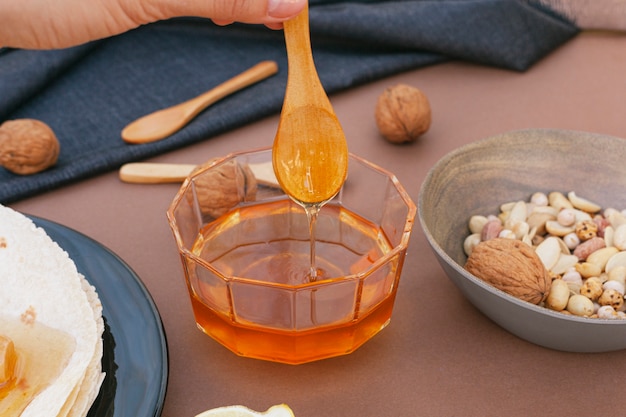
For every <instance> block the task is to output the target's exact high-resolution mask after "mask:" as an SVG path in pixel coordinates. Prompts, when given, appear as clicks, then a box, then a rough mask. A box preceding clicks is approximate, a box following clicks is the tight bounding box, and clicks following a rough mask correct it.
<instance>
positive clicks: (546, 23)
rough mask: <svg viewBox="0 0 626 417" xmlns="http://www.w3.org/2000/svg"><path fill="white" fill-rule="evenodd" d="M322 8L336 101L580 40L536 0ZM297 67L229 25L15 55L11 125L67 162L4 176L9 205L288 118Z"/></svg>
mask: <svg viewBox="0 0 626 417" xmlns="http://www.w3.org/2000/svg"><path fill="white" fill-rule="evenodd" d="M310 4H311V7H310V22H311V32H312V35H311V37H312V44H313V54H314V59H315V62H316V67H317V69H318V72H319V75H320V79H321V81H322V84H323V85H324V87H325V89H326V91H327V92H328V93H333V92H337V91H340V90H343V89H347V88H350V87H353V86H356V85H359V84H363V83H367V82H370V81H373V80H376V79H379V78H382V77H385V76H388V75H392V74H396V73H399V72H402V71H406V70H410V69H414V68H419V67H423V66H427V65H432V64H436V63H440V62H443V61H446V60H450V59H459V60H466V61H470V62H474V63H477V64H480V65H490V66H496V67H500V68H506V69H511V70H515V71H524V70H526V69H527V68H529V67H530V66H531V65H533V64H534V63H535V62H537V61H538V60H540V59H541V58H542V57H544V56H545V55H546V54H548V53H550V52H551V51H553V50H554V49H555V48H557V47H559V46H560V45H562V44H563V43H565V42H567V41H568V40H569V39H571V38H572V37H573V36H575V35H576V34H577V33H578V32H579V29H578V28H577V27H576V26H575V25H574V24H572V23H571V22H568V21H567V20H566V19H564V18H562V17H560V16H558V15H556V14H554V13H552V12H551V11H550V10H547V9H545V8H542V7H541V6H538V5H535V4H534V3H533V2H532V1H530V2H529V1H528V0H526V1H523V0H455V1H452V0H430V1H426V0H397V1H367V0H361V1H357V0H353V1H337V0H317V1H316V0H311V2H310ZM268 59H271V60H275V61H277V62H278V64H279V68H280V71H279V73H278V74H277V75H276V76H274V77H271V78H269V79H267V80H265V81H263V82H261V83H259V84H256V85H254V86H252V87H249V88H247V89H245V90H243V91H241V92H238V93H236V94H234V95H232V96H230V97H228V98H226V99H224V100H222V101H220V102H218V103H217V104H215V105H213V106H212V107H210V108H209V109H208V110H207V111H205V112H204V113H202V114H201V115H199V116H198V117H197V118H196V119H195V120H194V121H193V122H192V123H190V124H189V125H188V126H187V127H185V128H184V129H183V130H181V131H179V132H178V133H176V134H174V135H172V136H171V137H169V138H167V139H164V140H161V141H158V142H154V143H151V144H144V145H129V144H126V143H125V142H123V141H122V139H121V137H120V132H121V130H122V128H123V127H124V126H125V125H126V124H128V123H129V122H131V121H133V120H134V119H136V118H138V117H140V116H143V115H145V114H147V113H149V112H152V111H154V110H157V109H160V108H164V107H168V106H171V105H174V104H177V103H179V102H181V101H185V100H187V99H189V98H192V97H194V96H196V95H198V94H199V93H201V92H204V91H206V90H208V89H210V88H212V87H214V86H215V85H217V84H219V83H221V82H223V81H225V80H227V79H228V78H230V77H232V76H234V75H236V74H238V73H240V72H242V71H243V70H245V69H247V68H249V67H251V66H253V65H254V64H256V63H258V62H259V61H262V60H268ZM286 65H287V61H286V55H285V47H284V39H283V34H282V31H272V30H269V29H266V28H265V27H261V26H250V25H231V26H228V27H218V26H215V25H213V24H212V23H211V22H210V21H207V20H202V19H175V20H170V21H165V22H159V23H155V24H151V25H147V26H143V27H141V28H139V29H136V30H133V31H131V32H128V33H125V34H123V35H120V36H117V37H113V38H109V39H106V40H103V41H98V42H94V43H90V44H87V45H82V46H79V47H75V48H69V49H65V50H56V51H27V50H3V51H1V52H0V121H3V120H8V119H17V118H35V119H39V120H42V121H44V122H46V123H48V124H49V125H50V126H51V127H52V128H53V129H54V131H55V132H56V134H57V136H58V138H59V140H60V142H61V155H60V158H59V161H58V163H57V165H56V166H55V167H53V168H52V169H50V170H47V171H45V172H42V173H39V174H36V175H31V176H18V175H14V174H11V173H10V172H8V171H6V170H4V169H1V168H0V202H1V203H5V204H6V203H9V202H12V201H16V200H18V199H21V198H25V197H27V196H31V195H34V194H37V193H41V192H44V191H46V190H49V189H52V188H56V187H59V186H62V185H64V184H68V183H71V182H73V181H77V180H79V179H82V178H85V177H88V176H91V175H95V174H98V173H103V172H106V171H110V170H114V169H117V168H119V167H120V165H122V164H123V163H126V162H130V161H137V160H141V159H144V158H147V157H151V156H155V155H158V154H161V153H164V152H167V151H170V150H173V149H176V148H180V147H182V146H185V145H189V144H192V143H195V142H198V141H202V140H206V139H208V138H211V137H212V136H215V135H217V134H219V133H222V132H225V131H227V130H229V129H234V128H236V127H238V126H242V125H244V124H247V123H250V122H253V121H255V120H258V119H260V118H262V117H265V116H268V115H272V114H276V113H278V112H279V111H280V108H281V105H282V99H283V95H284V90H285V84H286V74H287V71H286ZM270 144H271V139H268V143H267V145H270ZM234 148H236V146H234ZM207 157H208V156H207Z"/></svg>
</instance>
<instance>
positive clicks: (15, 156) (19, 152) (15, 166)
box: [0, 119, 61, 175]
mask: <svg viewBox="0 0 626 417" xmlns="http://www.w3.org/2000/svg"><path fill="white" fill-rule="evenodd" d="M60 148H61V147H60V144H59V141H58V140H57V137H56V135H55V134H54V132H53V131H52V129H51V128H50V127H49V126H48V125H47V124H45V123H43V122H41V121H39V120H35V119H17V120H9V121H6V122H4V123H3V124H2V125H0V165H2V166H3V167H5V168H6V169H8V170H9V171H11V172H13V173H15V174H19V175H30V174H35V173H37V172H40V171H43V170H45V169H47V168H49V167H51V166H53V165H54V164H56V162H57V159H58V158H59V152H60Z"/></svg>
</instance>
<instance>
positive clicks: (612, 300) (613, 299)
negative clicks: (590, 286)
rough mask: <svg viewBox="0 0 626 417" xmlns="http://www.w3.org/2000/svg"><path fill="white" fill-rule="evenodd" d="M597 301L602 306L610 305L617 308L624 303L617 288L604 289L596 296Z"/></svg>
mask: <svg viewBox="0 0 626 417" xmlns="http://www.w3.org/2000/svg"><path fill="white" fill-rule="evenodd" d="M598 303H599V304H600V305H603V306H611V307H613V308H614V309H616V310H617V309H619V308H620V307H621V306H622V304H624V296H623V295H622V294H620V293H619V291H617V290H612V289H610V290H604V291H603V292H602V295H600V297H599V298H598Z"/></svg>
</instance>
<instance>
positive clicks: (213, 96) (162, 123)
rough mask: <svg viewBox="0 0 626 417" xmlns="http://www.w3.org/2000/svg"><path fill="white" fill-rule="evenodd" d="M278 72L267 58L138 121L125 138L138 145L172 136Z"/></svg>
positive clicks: (131, 124)
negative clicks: (218, 104) (208, 110)
mask: <svg viewBox="0 0 626 417" xmlns="http://www.w3.org/2000/svg"><path fill="white" fill-rule="evenodd" d="M276 72H278V65H277V64H276V62H274V61H263V62H261V63H259V64H257V65H255V66H253V67H252V68H250V69H248V70H246V71H244V72H242V73H241V74H239V75H236V76H235V77H233V78H231V79H230V80H228V81H225V82H224V83H222V84H220V85H218V86H217V87H215V88H213V89H211V90H209V91H207V92H206V93H203V94H201V95H199V96H198V97H195V98H192V99H191V100H188V101H185V102H184V103H180V104H177V105H175V106H173V107H168V108H167V109H163V110H159V111H156V112H154V113H151V114H148V115H146V116H143V117H141V118H140V119H137V120H135V121H134V122H132V123H130V124H129V125H128V126H126V127H125V128H124V129H123V130H122V139H124V141H125V142H128V143H134V144H138V143H148V142H154V141H157V140H160V139H163V138H165V137H167V136H170V135H171V134H173V133H175V132H177V131H178V130H180V129H181V128H182V127H183V126H185V125H186V124H187V123H189V122H190V121H191V120H192V119H193V118H194V117H196V116H197V115H198V114H200V112H202V111H203V110H204V109H206V108H207V107H208V106H210V105H212V104H214V103H215V102H217V101H219V100H221V99H223V98H224V97H226V96H228V95H229V94H232V93H234V92H236V91H239V90H241V89H242V88H245V87H248V86H249V85H252V84H254V83H256V82H259V81H261V80H263V79H265V78H267V77H269V76H270V75H274V74H276Z"/></svg>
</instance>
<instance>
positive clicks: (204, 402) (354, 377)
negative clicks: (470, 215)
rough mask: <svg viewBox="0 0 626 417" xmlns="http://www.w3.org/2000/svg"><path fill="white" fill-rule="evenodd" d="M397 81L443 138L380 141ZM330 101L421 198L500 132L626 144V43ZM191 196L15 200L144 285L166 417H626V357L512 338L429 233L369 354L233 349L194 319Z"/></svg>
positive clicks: (409, 79) (182, 154)
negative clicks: (230, 410)
mask: <svg viewBox="0 0 626 417" xmlns="http://www.w3.org/2000/svg"><path fill="white" fill-rule="evenodd" d="M397 83H407V84H410V85H414V86H417V87H419V88H421V89H422V90H423V91H424V92H425V93H426V94H427V95H428V97H429V98H430V102H431V106H432V109H433V124H432V126H431V129H430V131H429V132H428V133H427V134H425V135H424V136H423V137H422V138H421V139H420V140H419V141H417V142H416V143H413V144H411V145H404V146H398V145H393V144H391V143H388V142H387V141H385V140H383V139H381V137H380V136H379V134H378V132H377V129H376V125H375V122H374V117H373V111H374V106H375V103H376V99H377V97H378V95H379V94H380V93H381V92H382V91H383V89H384V88H386V87H388V86H391V85H394V84H397ZM331 101H332V102H333V104H334V106H335V110H336V112H337V114H338V116H339V118H340V120H341V121H342V123H343V125H344V128H345V130H346V134H347V137H348V142H349V147H350V150H351V151H352V152H353V153H355V154H357V155H360V156H362V157H365V158H366V159H369V160H371V161H373V162H375V163H377V164H378V165H380V166H382V167H384V168H388V169H389V170H391V171H393V172H395V173H396V175H397V176H398V178H399V179H400V181H401V182H402V183H403V184H404V185H405V186H406V188H407V190H408V192H409V193H410V195H411V197H412V198H413V199H414V200H415V201H416V202H417V196H418V192H419V189H420V185H421V183H422V181H423V179H424V177H425V175H426V173H427V171H428V170H429V168H430V167H431V166H432V165H433V164H434V163H435V162H436V161H437V160H438V159H439V158H441V157H442V156H443V155H445V154H446V153H447V152H449V151H451V150H453V149H455V148H457V147H459V146H461V145H463V144H466V143H469V142H472V141H475V140H478V139H480V138H483V137H486V136H491V135H494V134H498V133H502V132H505V131H509V130H516V129H524V128H543V127H548V128H559V129H571V130H584V131H592V132H598V133H603V134H609V135H614V136H621V137H626V34H617V33H602V32H589V33H584V34H582V35H581V36H579V37H577V38H576V39H574V40H572V41H571V42H569V43H567V44H566V45H564V46H563V47H561V48H560V49H558V50H556V51H554V52H553V53H552V54H550V55H549V56H547V57H546V58H545V59H543V60H542V61H541V62H539V63H538V64H536V65H535V66H534V67H533V68H531V69H530V70H528V71H527V72H524V73H516V72H511V71H507V70H500V69H494V68H487V67H481V66H476V65H472V64H467V63H461V62H450V63H445V64H441V65H436V66H432V67H428V68H424V69H419V70H416V71H411V72H406V73H403V74H400V75H397V76H394V77H390V78H387V79H383V80H380V81H378V82H374V83H371V84H368V85H365V86H362V87H359V88H354V89H352V90H350V91H346V92H343V93H341V94H336V95H333V96H331ZM277 121H278V116H276V117H270V118H268V119H265V120H262V121H260V122H257V123H254V124H252V125H248V126H244V127H241V128H240V129H237V130H235V131H232V132H230V133H226V134H223V135H221V136H219V137H215V138H212V139H210V140H207V141H205V142H204V143H200V144H197V145H193V146H190V147H188V148H185V149H181V150H179V151H176V152H171V153H168V154H166V155H162V156H160V157H157V158H153V159H152V161H156V162H185V163H200V162H202V161H203V160H205V159H208V158H210V157H214V156H221V155H224V154H226V153H229V152H231V151H235V150H244V149H248V148H256V147H259V146H269V145H271V142H272V140H273V136H274V133H275V130H276V126H277ZM520 157H521V158H522V157H523V155H520ZM625 158H626V156H625ZM625 163H626V159H625ZM589 180H590V181H593V178H590V179H589ZM177 189H178V186H177V185H174V184H168V185H135V184H125V183H122V182H121V181H119V179H118V176H117V173H116V172H111V173H108V174H105V175H101V176H98V177H95V178H91V179H88V180H84V181H81V182H79V183H76V184H74V185H71V186H66V187H64V188H62V189H59V190H55V191H52V192H49V193H46V194H43V195H39V196H36V197H33V198H29V199H26V200H22V201H19V202H17V203H14V204H12V205H11V207H13V208H15V209H17V210H20V211H22V212H25V213H28V214H33V215H36V216H40V217H43V218H46V219H49V220H52V221H56V222H58V223H61V224H63V225H65V226H67V227H70V228H73V229H75V230H78V231H80V232H82V233H84V234H86V235H88V236H90V237H91V238H93V239H95V240H97V241H99V242H100V243H102V244H103V245H105V246H107V247H108V248H110V249H111V250H112V251H113V252H115V253H117V254H118V255H119V256H120V257H121V258H122V259H123V260H125V261H126V262H127V263H128V264H129V265H130V267H131V268H132V269H133V270H134V271H135V272H136V273H137V274H138V275H139V277H140V278H141V279H142V281H143V282H144V283H145V285H146V286H147V288H148V290H149V291H150V292H151V294H152V296H153V298H154V300H155V302H156V305H157V307H158V309H159V311H160V314H161V316H162V320H163V324H164V327H165V331H166V334H167V339H168V347H169V359H170V364H169V371H170V374H169V385H168V392H167V396H166V400H165V405H164V410H163V413H162V416H163V417H193V416H194V415H195V414H197V413H199V412H201V411H203V410H206V409H209V408H214V407H219V406H224V405H232V404H244V405H247V406H249V407H251V408H253V409H257V410H265V409H266V408H268V407H269V406H271V405H273V404H278V403H282V402H284V403H287V404H288V405H290V406H291V407H292V409H293V410H294V412H295V414H296V416H297V417H317V416H338V417H349V416H359V417H366V416H496V415H498V416H500V415H502V416H509V417H513V416H535V415H566V416H576V415H592V414H593V415H620V413H623V403H624V398H625V397H624V392H625V385H624V381H625V379H626V376H625V375H626V373H625V370H626V352H624V351H621V352H612V353H602V354H575V353H565V352H559V351H553V350H549V349H546V348H542V347H539V346H536V345H533V344H531V343H528V342H526V341H524V340H521V339H519V338H517V337H515V336H513V335H511V334H510V333H508V332H506V331H505V330H503V329H501V328H500V327H498V326H497V325H496V324H494V323H493V322H491V321H490V320H489V319H487V318H486V317H484V316H483V315H482V314H481V313H480V312H478V311H477V310H476V309H475V308H474V307H472V306H471V305H470V304H469V303H468V302H467V301H466V300H465V299H464V298H462V296H461V294H460V293H459V292H458V291H457V290H456V288H455V287H454V286H453V285H452V284H451V283H450V281H448V279H447V278H446V276H445V275H444V273H443V271H442V269H441V268H440V267H439V265H438V264H437V263H436V261H435V258H434V256H433V254H432V253H431V250H430V248H429V247H428V244H427V242H426V240H425V238H424V235H423V233H422V230H421V227H420V225H419V224H416V227H415V228H414V233H413V237H412V241H411V245H410V247H409V252H408V256H407V259H406V264H405V268H404V272H403V276H402V279H401V282H400V287H399V293H398V297H397V300H396V304H395V309H394V313H393V317H392V320H391V323H390V324H389V326H388V327H387V328H386V329H384V330H383V331H382V332H381V333H379V334H378V335H377V336H375V337H374V338H373V339H372V340H370V341H369V342H368V343H366V344H365V345H364V346H362V347H361V348H359V349H358V350H357V351H356V352H354V353H353V354H351V355H348V356H343V357H339V358H334V359H328V360H324V361H319V362H316V363H311V364H305V365H298V366H290V365H282V364H275V363H271V362H264V361H259V360H254V359H247V358H241V357H238V356H236V355H234V354H233V353H231V352H230V351H228V350H226V349H225V348H223V347H222V346H221V345H219V344H218V343H216V342H214V341H213V340H212V339H210V338H209V337H207V336H205V335H203V334H202V333H201V332H200V331H199V330H198V329H197V328H196V326H195V323H194V320H193V316H192V312H191V307H190V303H189V299H188V296H187V293H186V288H185V284H184V282H183V276H182V271H181V265H180V260H179V258H178V254H177V252H176V248H175V245H174V241H173V238H172V234H171V232H170V229H169V226H168V225H167V222H166V218H165V211H166V209H167V207H168V205H169V203H170V201H171V199H172V197H173V196H174V194H175V193H176V191H177ZM615 192H619V191H618V190H615ZM460 215H462V213H460ZM129 417H130V416H129Z"/></svg>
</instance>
